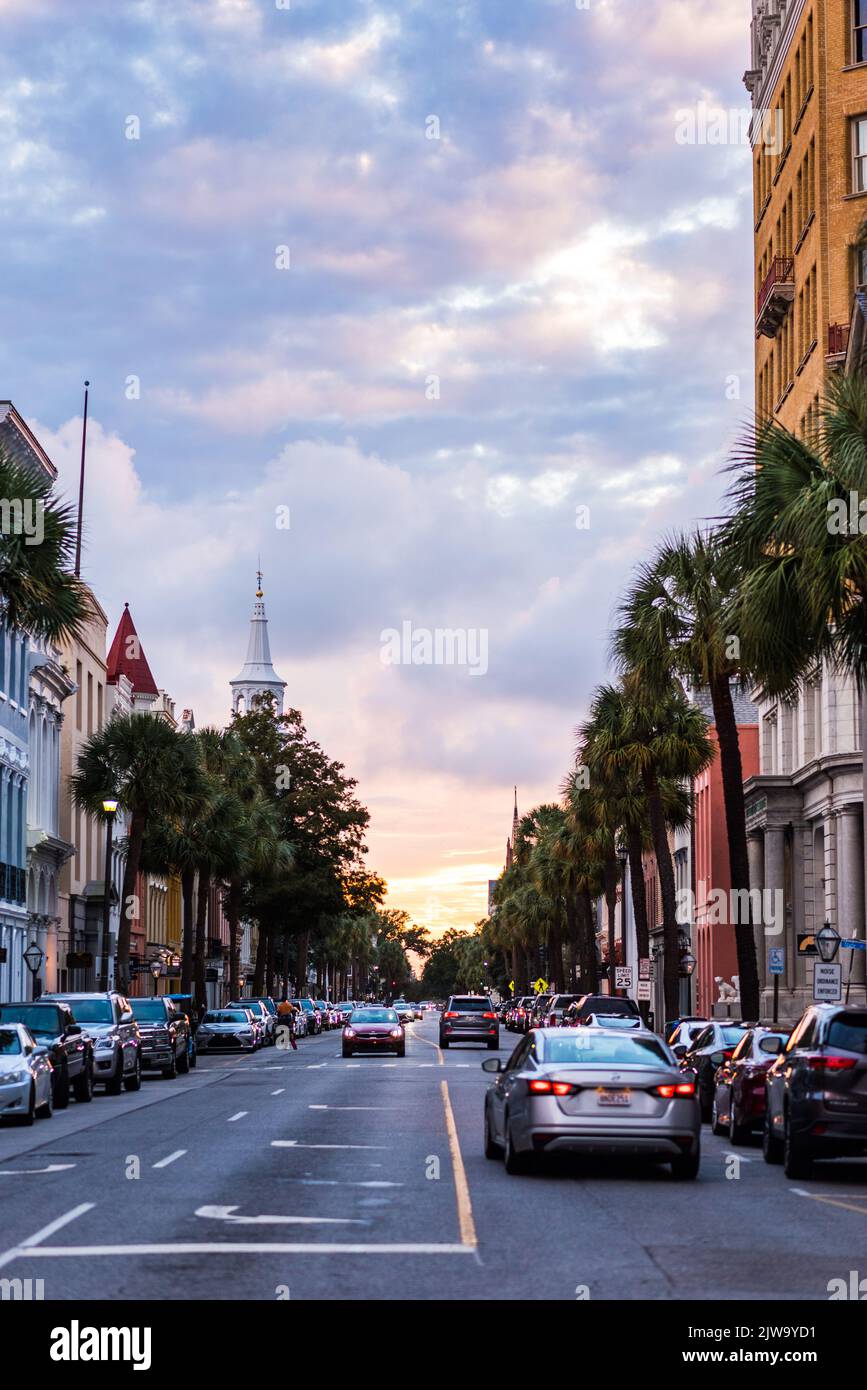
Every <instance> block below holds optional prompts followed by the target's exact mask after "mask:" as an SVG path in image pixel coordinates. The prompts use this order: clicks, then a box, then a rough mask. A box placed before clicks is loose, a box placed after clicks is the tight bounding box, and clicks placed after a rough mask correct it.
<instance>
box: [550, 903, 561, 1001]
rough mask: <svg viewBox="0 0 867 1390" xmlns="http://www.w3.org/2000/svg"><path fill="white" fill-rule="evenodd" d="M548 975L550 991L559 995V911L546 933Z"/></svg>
mask: <svg viewBox="0 0 867 1390" xmlns="http://www.w3.org/2000/svg"><path fill="white" fill-rule="evenodd" d="M548 974H549V976H550V979H549V982H548V983H549V984H550V986H551V989H552V991H554V992H555V993H557V994H559V993H560V991H561V990H562V988H563V932H562V930H561V927H560V913H559V910H558V912H557V915H556V916H555V917H554V918H553V920H552V922H551V929H550V931H549V933H548Z"/></svg>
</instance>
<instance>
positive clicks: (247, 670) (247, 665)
mask: <svg viewBox="0 0 867 1390" xmlns="http://www.w3.org/2000/svg"><path fill="white" fill-rule="evenodd" d="M229 685H230V686H231V689H232V713H233V714H248V713H249V712H250V710H251V708H252V707H253V704H254V702H255V700H256V698H257V697H258V696H260V695H265V694H270V695H273V696H274V700H275V707H276V710H277V713H278V714H282V713H283V692H284V690H285V689H286V682H285V681H283V680H281V679H280V677H279V676H278V675H277V672H276V671H275V670H274V666H273V664H272V662H271V644H270V642H269V641H268V619H267V617H266V616H265V591H264V589H263V588H262V571H261V569H260V570H258V571H257V573H256V597H255V600H254V602H253V616H252V617H251V619H250V636H249V637H248V639H247V660H246V661H245V662H244V665H243V666H242V668H241V671H240V673H239V674H238V675H237V676H236V677H235V679H234V680H233V681H230V682H229Z"/></svg>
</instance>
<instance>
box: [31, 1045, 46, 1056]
mask: <svg viewBox="0 0 867 1390" xmlns="http://www.w3.org/2000/svg"><path fill="white" fill-rule="evenodd" d="M31 1051H32V1052H33V1056H34V1057H47V1056H48V1048H47V1047H43V1046H42V1045H41V1044H40V1045H38V1046H37V1047H34V1048H32V1049H31Z"/></svg>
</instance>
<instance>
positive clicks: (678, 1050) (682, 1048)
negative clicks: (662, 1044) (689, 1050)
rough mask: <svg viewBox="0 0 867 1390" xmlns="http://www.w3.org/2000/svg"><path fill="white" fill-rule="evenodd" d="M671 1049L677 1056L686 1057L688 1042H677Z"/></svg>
mask: <svg viewBox="0 0 867 1390" xmlns="http://www.w3.org/2000/svg"><path fill="white" fill-rule="evenodd" d="M671 1050H672V1052H673V1053H674V1055H675V1057H678V1058H680V1057H685V1056H686V1043H675V1045H674V1047H673V1048H672V1049H671Z"/></svg>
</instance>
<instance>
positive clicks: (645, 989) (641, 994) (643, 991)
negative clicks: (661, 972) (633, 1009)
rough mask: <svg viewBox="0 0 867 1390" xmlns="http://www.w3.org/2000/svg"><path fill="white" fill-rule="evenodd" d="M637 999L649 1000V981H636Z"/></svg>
mask: <svg viewBox="0 0 867 1390" xmlns="http://www.w3.org/2000/svg"><path fill="white" fill-rule="evenodd" d="M638 998H639V999H640V1000H641V999H649V998H650V981H649V980H639V981H638Z"/></svg>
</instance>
